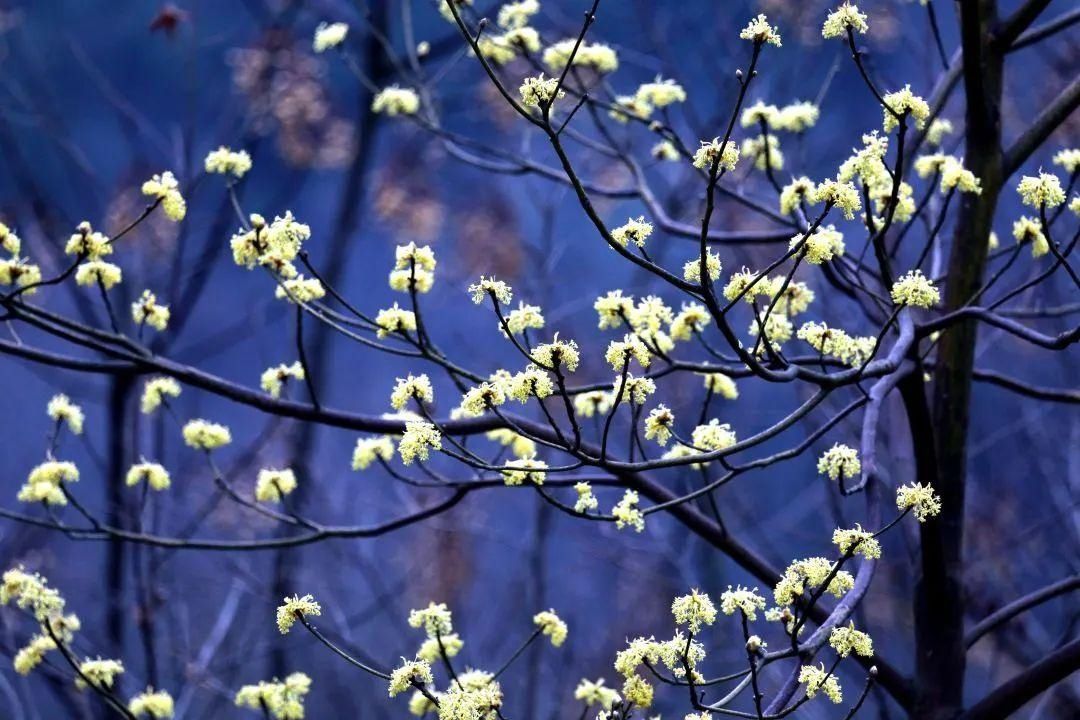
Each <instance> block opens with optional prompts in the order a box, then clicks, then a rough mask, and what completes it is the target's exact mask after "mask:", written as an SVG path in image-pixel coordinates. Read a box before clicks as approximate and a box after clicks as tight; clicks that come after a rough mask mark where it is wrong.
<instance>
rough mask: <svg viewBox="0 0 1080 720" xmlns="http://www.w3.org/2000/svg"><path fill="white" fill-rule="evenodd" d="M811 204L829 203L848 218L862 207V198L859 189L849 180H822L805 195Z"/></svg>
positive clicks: (850, 218)
mask: <svg viewBox="0 0 1080 720" xmlns="http://www.w3.org/2000/svg"><path fill="white" fill-rule="evenodd" d="M807 200H808V202H809V203H810V204H811V205H817V204H818V203H822V202H824V203H830V204H832V205H833V206H835V207H836V208H838V209H839V210H840V211H841V212H843V213H844V217H845V218H847V219H848V220H852V219H854V217H855V213H857V212H858V211H859V210H861V209H862V200H861V198H860V197H859V191H858V189H856V187H855V186H854V185H853V184H851V183H850V182H840V181H837V180H822V181H821V182H820V183H818V185H817V187H815V188H814V190H813V191H812V192H810V193H809V194H808V196H807Z"/></svg>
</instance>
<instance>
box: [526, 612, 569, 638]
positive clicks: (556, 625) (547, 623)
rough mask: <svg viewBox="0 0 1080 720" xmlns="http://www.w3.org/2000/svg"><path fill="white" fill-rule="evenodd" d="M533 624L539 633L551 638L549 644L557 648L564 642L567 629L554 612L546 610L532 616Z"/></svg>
mask: <svg viewBox="0 0 1080 720" xmlns="http://www.w3.org/2000/svg"><path fill="white" fill-rule="evenodd" d="M533 624H534V625H536V627H537V628H538V629H539V630H540V632H541V633H543V634H544V635H547V636H548V637H549V638H551V644H552V645H553V646H554V647H559V646H560V645H562V644H563V643H564V642H566V635H567V628H566V623H565V622H563V621H562V620H561V619H560V618H559V616H558V615H556V614H555V611H554V610H546V611H544V612H539V613H536V615H534V616H533Z"/></svg>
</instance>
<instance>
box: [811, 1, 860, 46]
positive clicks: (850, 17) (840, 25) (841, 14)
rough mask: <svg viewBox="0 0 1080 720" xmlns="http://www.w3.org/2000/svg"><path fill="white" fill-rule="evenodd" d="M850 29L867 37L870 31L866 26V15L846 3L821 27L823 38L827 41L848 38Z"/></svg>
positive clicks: (834, 11) (832, 13) (833, 12)
mask: <svg viewBox="0 0 1080 720" xmlns="http://www.w3.org/2000/svg"><path fill="white" fill-rule="evenodd" d="M849 28H850V29H851V30H852V31H854V32H857V33H859V34H861V35H865V34H866V31H867V30H868V29H869V28H868V26H867V24H866V15H865V14H864V13H861V12H859V8H858V7H857V6H855V5H852V4H851V3H850V2H845V3H844V4H843V5H841V6H840V7H838V8H836V9H835V10H833V11H832V12H831V13H829V16H828V17H827V18H825V24H824V25H822V27H821V36H822V37H823V38H826V39H828V38H837V37H847V31H848V29H849Z"/></svg>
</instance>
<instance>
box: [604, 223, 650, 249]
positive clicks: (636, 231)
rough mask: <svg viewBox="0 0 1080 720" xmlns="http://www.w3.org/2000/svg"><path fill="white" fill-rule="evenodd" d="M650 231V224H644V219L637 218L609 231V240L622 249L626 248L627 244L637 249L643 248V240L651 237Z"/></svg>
mask: <svg viewBox="0 0 1080 720" xmlns="http://www.w3.org/2000/svg"><path fill="white" fill-rule="evenodd" d="M652 231H653V226H652V223H650V222H646V220H645V218H644V217H639V218H638V219H637V220H635V219H633V218H629V219H628V220H627V221H626V224H625V225H620V226H619V227H617V228H615V229H614V230H612V231H611V239H612V240H614V241H615V242H617V243H618V244H619V245H621V246H623V247H626V245H627V243H628V242H632V243H634V244H635V245H637V246H638V247H645V240H646V239H648V237H649V236H650V235H652Z"/></svg>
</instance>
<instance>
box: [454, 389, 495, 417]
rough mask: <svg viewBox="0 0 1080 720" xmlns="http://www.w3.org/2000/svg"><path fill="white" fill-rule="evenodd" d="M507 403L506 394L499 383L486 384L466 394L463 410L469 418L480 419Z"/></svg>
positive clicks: (463, 398)
mask: <svg viewBox="0 0 1080 720" xmlns="http://www.w3.org/2000/svg"><path fill="white" fill-rule="evenodd" d="M505 402H506V393H505V392H504V391H503V389H502V387H501V386H500V385H499V383H491V382H485V383H480V384H479V385H477V386H476V387H474V388H470V389H469V390H467V391H466V392H465V394H464V395H463V396H462V398H461V409H462V410H463V411H464V413H465V415H466V416H468V417H478V416H480V415H483V414H484V413H485V412H487V410H489V409H490V408H492V407H497V406H499V405H502V404H503V403H505Z"/></svg>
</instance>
